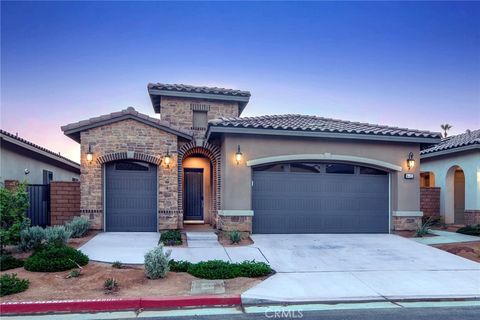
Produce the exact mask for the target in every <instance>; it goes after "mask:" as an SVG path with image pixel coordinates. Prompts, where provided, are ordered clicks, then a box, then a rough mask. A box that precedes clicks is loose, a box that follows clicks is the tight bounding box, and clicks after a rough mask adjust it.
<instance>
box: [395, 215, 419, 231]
mask: <svg viewBox="0 0 480 320" xmlns="http://www.w3.org/2000/svg"><path fill="white" fill-rule="evenodd" d="M392 222H393V230H396V231H405V230H409V231H413V230H417V229H418V228H420V227H421V226H422V217H393V221H392Z"/></svg>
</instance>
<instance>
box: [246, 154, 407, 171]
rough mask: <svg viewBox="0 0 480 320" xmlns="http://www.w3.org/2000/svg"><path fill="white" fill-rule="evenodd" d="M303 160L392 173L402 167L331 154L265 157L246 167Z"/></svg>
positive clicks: (378, 161) (373, 160) (251, 161)
mask: <svg viewBox="0 0 480 320" xmlns="http://www.w3.org/2000/svg"><path fill="white" fill-rule="evenodd" d="M304 160H317V161H318V160H328V161H346V162H354V163H358V164H366V165H372V166H376V167H380V168H384V169H389V170H393V171H399V172H401V171H402V167H400V166H397V165H395V164H392V163H389V162H385V161H381V160H376V159H370V158H363V157H356V156H346V155H337V154H331V153H314V154H291V155H281V156H273V157H265V158H259V159H253V160H248V161H247V166H248V167H252V166H257V165H261V164H268V163H273V162H284V161H304Z"/></svg>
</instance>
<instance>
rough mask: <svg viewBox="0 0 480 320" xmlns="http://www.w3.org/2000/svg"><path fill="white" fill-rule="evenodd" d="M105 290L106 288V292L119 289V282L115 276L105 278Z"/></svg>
mask: <svg viewBox="0 0 480 320" xmlns="http://www.w3.org/2000/svg"><path fill="white" fill-rule="evenodd" d="M103 290H105V293H112V292H115V291H117V290H118V282H117V281H116V280H115V278H108V279H106V280H105V282H104V283H103Z"/></svg>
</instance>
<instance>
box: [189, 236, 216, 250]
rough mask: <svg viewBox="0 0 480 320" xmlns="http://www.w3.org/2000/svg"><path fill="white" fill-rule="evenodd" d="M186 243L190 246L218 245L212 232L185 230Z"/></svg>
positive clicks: (205, 246) (206, 246)
mask: <svg viewBox="0 0 480 320" xmlns="http://www.w3.org/2000/svg"><path fill="white" fill-rule="evenodd" d="M186 234H187V243H188V246H189V247H191V248H211V247H218V246H220V243H218V237H217V235H216V234H215V233H213V232H187V233H186Z"/></svg>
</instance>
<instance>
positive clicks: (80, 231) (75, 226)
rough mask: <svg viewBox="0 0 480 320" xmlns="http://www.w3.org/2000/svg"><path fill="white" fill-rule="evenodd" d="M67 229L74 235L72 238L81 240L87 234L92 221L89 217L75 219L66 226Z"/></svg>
mask: <svg viewBox="0 0 480 320" xmlns="http://www.w3.org/2000/svg"><path fill="white" fill-rule="evenodd" d="M65 228H66V229H67V230H68V231H70V232H71V233H72V235H71V237H72V238H81V237H83V236H85V235H86V234H87V232H88V229H89V228H90V221H89V220H88V218H87V217H83V216H82V217H75V218H73V220H72V221H70V222H67V223H66V224H65Z"/></svg>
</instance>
